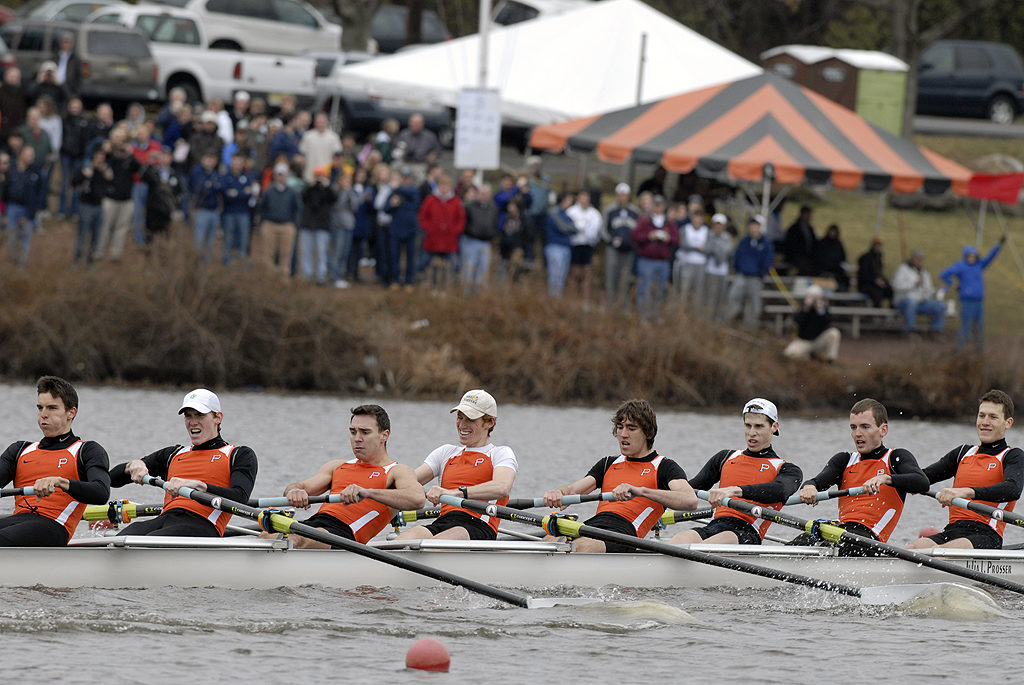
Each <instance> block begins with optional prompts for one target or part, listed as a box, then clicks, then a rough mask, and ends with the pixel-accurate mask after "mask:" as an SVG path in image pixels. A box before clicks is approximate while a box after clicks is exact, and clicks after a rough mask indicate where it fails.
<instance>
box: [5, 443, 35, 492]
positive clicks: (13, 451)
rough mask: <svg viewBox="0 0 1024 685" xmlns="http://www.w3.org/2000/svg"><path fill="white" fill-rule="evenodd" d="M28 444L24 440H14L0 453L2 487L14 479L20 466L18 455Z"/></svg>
mask: <svg viewBox="0 0 1024 685" xmlns="http://www.w3.org/2000/svg"><path fill="white" fill-rule="evenodd" d="M28 444H29V443H27V442H25V441H24V440H19V441H18V442H12V443H11V444H10V445H8V446H7V449H5V450H4V452H3V454H0V487H2V486H4V485H7V484H8V483H10V482H11V481H12V480H14V473H15V471H16V470H17V468H18V455H19V454H21V451H22V450H23V449H25V446H26V445H28Z"/></svg>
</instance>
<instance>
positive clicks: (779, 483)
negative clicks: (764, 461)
mask: <svg viewBox="0 0 1024 685" xmlns="http://www.w3.org/2000/svg"><path fill="white" fill-rule="evenodd" d="M803 475H804V474H803V471H801V470H800V467H799V466H797V465H796V464H794V463H792V462H788V461H787V462H786V463H785V464H783V465H782V467H781V468H780V469H779V474H778V475H777V476H775V480H773V481H770V482H768V483H755V484H754V485H744V486H743V487H742V488H740V490H741V491H742V495H741V496H742V497H743V499H749V500H753V501H755V502H760V503H762V504H774V503H776V502H785V501H786V500H787V499H789V496H790V495H792V494H793V493H794V492H796V489H797V488H798V487H799V486H800V479H801V478H802V477H803Z"/></svg>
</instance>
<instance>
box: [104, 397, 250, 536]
mask: <svg viewBox="0 0 1024 685" xmlns="http://www.w3.org/2000/svg"><path fill="white" fill-rule="evenodd" d="M178 414H184V417H185V431H186V432H187V433H188V437H189V441H190V442H191V445H190V446H189V447H182V446H181V445H172V446H170V447H165V448H163V449H161V450H157V451H156V452H153V453H152V454H149V455H147V456H145V457H143V458H142V459H133V460H132V461H129V462H125V463H123V464H118V465H117V466H115V467H114V468H112V469H110V482H111V485H112V486H113V487H121V486H122V485H127V484H128V483H130V482H133V481H134V482H136V483H141V482H142V477H143V476H147V475H149V476H157V477H159V478H162V479H164V480H165V481H167V486H166V487H165V490H167V494H166V496H165V497H164V507H163V513H161V514H160V515H159V516H157V517H156V518H153V519H149V520H148V521H136V522H135V523H133V524H131V525H130V526H128V527H127V528H125V529H124V530H123V531H121V533H120V535H187V536H197V537H221V536H223V535H224V530H225V529H226V528H227V525H228V520H229V519H230V518H231V515H230V514H227V513H224V512H222V511H219V510H217V509H213V508H211V507H208V506H205V505H202V504H200V503H199V502H196V501H195V500H193V499H190V498H188V497H182V496H179V495H178V488H180V487H190V488H193V489H194V490H199V491H201V492H209V493H210V494H212V495H216V496H218V497H223V498H225V499H230V500H233V501H235V502H245V501H246V500H248V499H249V495H250V494H251V493H252V486H253V483H254V482H255V481H256V470H257V467H258V464H257V461H256V453H255V452H253V451H252V449H251V448H249V447H245V446H244V445H240V446H237V447H236V446H235V445H232V444H230V443H228V442H227V441H226V440H224V438H222V437H221V434H220V428H221V423H222V422H223V421H224V413H223V412H222V411H221V409H220V399H219V398H218V397H217V395H215V394H214V393H212V392H210V391H209V390H206V389H204V388H197V389H196V390H193V391H192V392H190V393H188V394H187V395H185V399H184V400H183V401H182V403H181V409H179V410H178Z"/></svg>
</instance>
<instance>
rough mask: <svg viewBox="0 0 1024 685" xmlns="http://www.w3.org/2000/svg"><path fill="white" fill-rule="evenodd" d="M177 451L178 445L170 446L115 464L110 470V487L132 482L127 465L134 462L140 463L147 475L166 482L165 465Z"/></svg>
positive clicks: (118, 486)
mask: <svg viewBox="0 0 1024 685" xmlns="http://www.w3.org/2000/svg"><path fill="white" fill-rule="evenodd" d="M179 449H181V446H180V445H171V446H170V447H165V448H163V449H162V450H157V451H156V452H151V453H150V454H147V455H146V456H144V457H143V458H142V459H133V460H132V461H126V462H124V463H123V464H117V465H116V466H114V467H113V468H111V469H110V487H112V488H120V487H123V486H125V485H128V484H129V483H131V482H132V476H131V473H130V471H129V469H128V468H127V467H128V465H129V464H132V463H134V462H140V463H141V464H142V465H143V466H145V467H146V469H147V471H148V473H149V475H151V476H156V477H157V478H163V479H165V480H166V479H167V465H168V464H169V463H170V461H171V456H172V455H174V453H175V452H177V451H178V450H179Z"/></svg>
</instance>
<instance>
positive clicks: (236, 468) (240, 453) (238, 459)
mask: <svg viewBox="0 0 1024 685" xmlns="http://www.w3.org/2000/svg"><path fill="white" fill-rule="evenodd" d="M258 468H259V463H258V462H257V461H256V453H255V452H253V451H252V448H250V447H246V446H244V445H240V446H238V447H236V448H235V451H234V452H232V453H231V485H230V486H229V487H226V488H222V487H219V486H217V485H210V484H209V483H207V484H206V491H207V492H208V493H210V494H211V495H213V496H215V497H224V498H226V499H230V500H234V501H235V502H247V501H249V495H251V494H252V487H253V485H255V483H256V471H257V469H258Z"/></svg>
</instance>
